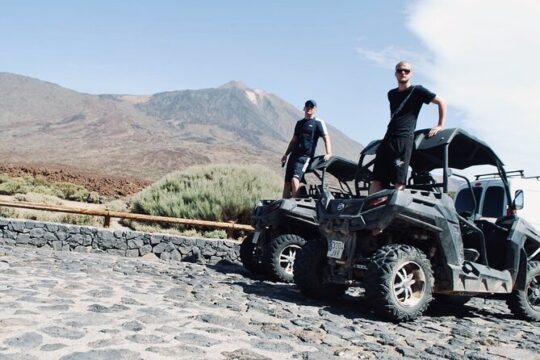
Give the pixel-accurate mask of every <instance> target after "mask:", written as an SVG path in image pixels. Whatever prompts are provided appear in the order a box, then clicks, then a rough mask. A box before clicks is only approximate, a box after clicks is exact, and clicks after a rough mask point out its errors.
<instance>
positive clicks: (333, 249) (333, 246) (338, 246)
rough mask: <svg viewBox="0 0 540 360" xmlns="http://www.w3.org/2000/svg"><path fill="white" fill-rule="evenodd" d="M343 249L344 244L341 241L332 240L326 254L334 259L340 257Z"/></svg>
mask: <svg viewBox="0 0 540 360" xmlns="http://www.w3.org/2000/svg"><path fill="white" fill-rule="evenodd" d="M344 249H345V244H344V243H343V242H342V241H336V240H332V242H331V243H330V249H328V253H327V254H326V256H328V257H330V258H334V259H341V255H343V250H344Z"/></svg>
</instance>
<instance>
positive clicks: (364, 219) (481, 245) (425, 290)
mask: <svg viewBox="0 0 540 360" xmlns="http://www.w3.org/2000/svg"><path fill="white" fill-rule="evenodd" d="M426 134H427V131H425V130H424V131H417V132H416V133H415V150H414V151H413V155H412V158H411V163H410V166H411V168H412V174H411V177H410V179H409V181H408V186H407V188H406V189H405V190H402V191H398V190H394V189H387V190H382V191H379V192H377V193H374V194H371V195H370V196H367V197H360V198H352V199H334V198H333V197H332V195H331V194H329V193H325V194H323V195H322V196H321V198H320V200H319V203H318V207H317V211H318V216H319V223H320V231H321V235H322V239H319V240H314V241H309V242H307V243H306V245H305V246H304V247H303V248H302V250H301V251H300V252H299V254H298V256H297V259H296V262H295V265H294V280H295V282H296V284H297V285H298V287H299V288H300V290H301V291H302V293H304V294H305V295H307V296H309V297H314V298H319V299H330V298H334V297H337V296H340V295H342V294H343V293H344V292H345V291H346V289H347V288H348V287H349V286H364V288H365V294H366V300H367V301H366V302H367V303H368V304H369V305H370V306H371V307H372V308H373V310H374V311H375V312H376V313H377V314H379V315H380V316H382V317H385V318H387V319H389V320H392V321H408V320H413V319H415V318H416V317H418V316H420V315H421V314H422V313H423V312H424V311H425V310H426V309H427V307H428V305H429V303H430V302H431V301H432V300H435V301H437V302H452V303H454V304H456V303H461V304H464V303H465V302H466V301H468V299H470V298H471V297H473V296H482V297H492V298H500V299H504V300H506V302H507V304H508V307H509V308H510V310H511V311H512V312H513V313H514V314H515V316H517V317H519V318H522V319H526V320H530V321H539V320H540V234H539V233H538V232H537V230H536V229H534V228H533V226H532V225H530V224H529V223H527V222H526V221H525V220H523V219H521V218H520V217H519V216H517V215H516V211H517V210H519V209H521V208H522V207H523V203H524V199H523V192H522V191H521V190H517V191H516V192H515V194H510V190H509V187H508V181H507V177H506V173H505V170H504V167H503V163H502V161H501V160H500V159H499V158H498V157H497V155H496V154H495V153H494V152H493V150H492V149H491V148H490V147H489V146H488V145H487V144H486V143H484V142H483V141H480V140H478V139H477V138H475V137H474V136H471V135H469V134H468V133H467V132H465V131H463V130H461V129H446V130H443V131H441V132H439V133H438V134H437V135H435V136H433V137H431V138H429V137H427V136H426ZM379 143H380V141H377V142H373V143H371V144H370V145H369V146H368V147H366V148H365V149H364V151H363V153H362V156H363V157H364V156H368V155H374V154H375V152H376V149H377V146H378V145H379ZM475 165H491V166H494V167H496V169H497V172H498V174H499V175H500V178H501V180H502V181H503V183H504V185H505V196H506V197H507V199H508V204H510V206H509V208H508V214H507V216H504V217H501V218H499V219H497V220H496V221H495V222H491V221H488V220H486V219H481V218H479V217H478V216H477V215H476V214H475V213H476V210H475V209H476V206H474V207H473V208H471V209H470V211H467V212H463V213H457V212H456V209H455V207H454V202H453V200H452V198H451V197H450V196H449V195H448V194H447V192H448V191H447V190H448V181H449V177H450V176H452V175H453V176H457V177H460V178H463V179H464V180H466V181H467V179H466V178H465V177H463V176H461V175H457V174H456V173H453V172H452V169H466V168H469V167H471V166H475ZM435 169H441V170H442V180H441V181H442V182H437V181H435V179H434V178H433V177H432V176H431V174H430V172H431V171H432V170H435ZM359 173H360V174H361V173H362V171H359ZM467 182H468V181H467ZM468 184H469V188H470V190H471V193H472V187H471V186H470V183H469V182H468ZM512 196H513V198H512ZM472 198H474V196H472ZM374 229H379V230H382V233H380V234H378V235H373V234H374V233H376V231H375V232H374V231H373V230H374Z"/></svg>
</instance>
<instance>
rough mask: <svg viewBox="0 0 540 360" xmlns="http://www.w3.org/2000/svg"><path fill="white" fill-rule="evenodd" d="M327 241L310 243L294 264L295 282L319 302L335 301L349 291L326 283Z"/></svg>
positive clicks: (317, 240) (304, 247)
mask: <svg viewBox="0 0 540 360" xmlns="http://www.w3.org/2000/svg"><path fill="white" fill-rule="evenodd" d="M327 248H328V247H327V244H326V241H322V240H320V239H316V240H311V241H308V242H307V243H306V244H305V245H304V246H303V247H302V250H301V251H300V252H299V253H298V255H297V257H296V261H295V262H294V282H295V283H296V285H297V286H298V288H299V289H300V291H301V292H302V294H304V295H305V296H307V297H310V298H314V299H319V300H333V299H336V298H338V297H340V296H342V295H343V294H344V293H345V291H347V288H348V287H347V286H346V285H342V284H333V283H328V282H325V279H324V274H325V270H326V268H327V266H328V263H327V260H326V252H327Z"/></svg>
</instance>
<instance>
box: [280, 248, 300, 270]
mask: <svg viewBox="0 0 540 360" xmlns="http://www.w3.org/2000/svg"><path fill="white" fill-rule="evenodd" d="M298 250H300V246H298V245H289V246H287V247H285V248H284V249H283V251H281V254H279V266H281V268H282V269H283V271H285V272H286V273H287V274H291V275H292V273H293V266H294V259H296V252H297V251H298Z"/></svg>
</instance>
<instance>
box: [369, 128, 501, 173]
mask: <svg viewBox="0 0 540 360" xmlns="http://www.w3.org/2000/svg"><path fill="white" fill-rule="evenodd" d="M428 133H429V129H423V130H418V131H416V132H415V133H414V145H415V146H414V151H413V152H412V156H411V163H410V166H411V168H412V169H413V170H414V171H415V172H426V171H431V170H433V169H440V168H443V167H444V148H445V146H446V145H448V167H450V168H454V169H466V168H468V167H470V166H475V165H493V166H498V165H503V162H502V161H501V160H500V159H499V157H498V156H497V155H496V154H495V152H494V151H493V150H492V149H491V148H490V147H489V145H487V144H486V143H485V142H483V141H482V140H479V139H478V138H476V137H475V136H473V135H471V134H469V133H468V132H466V131H465V130H463V129H459V128H451V129H443V130H441V131H439V132H438V133H437V134H436V135H434V136H432V137H428V136H427V134H428ZM380 143H381V140H376V141H372V142H371V143H369V144H368V146H366V147H365V148H364V150H363V151H362V153H363V154H366V155H375V154H376V152H377V148H378V147H379V144H380Z"/></svg>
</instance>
